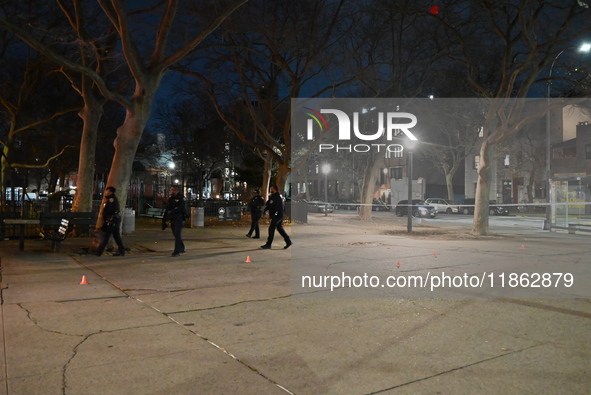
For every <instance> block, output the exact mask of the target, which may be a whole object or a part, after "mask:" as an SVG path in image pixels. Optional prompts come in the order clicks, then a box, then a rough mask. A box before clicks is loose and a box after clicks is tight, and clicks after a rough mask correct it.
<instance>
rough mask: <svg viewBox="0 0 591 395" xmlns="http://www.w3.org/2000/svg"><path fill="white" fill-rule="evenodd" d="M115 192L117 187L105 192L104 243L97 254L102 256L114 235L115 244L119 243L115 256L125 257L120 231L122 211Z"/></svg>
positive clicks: (102, 228) (109, 188)
mask: <svg viewBox="0 0 591 395" xmlns="http://www.w3.org/2000/svg"><path fill="white" fill-rule="evenodd" d="M115 192H117V190H116V189H115V187H107V189H106V190H105V198H104V203H103V226H102V227H101V230H102V231H103V234H104V236H103V242H102V243H101V244H100V245H99V246H98V248H97V249H96V251H95V254H96V255H98V256H101V255H102V254H103V251H104V250H105V247H106V246H107V243H108V242H109V238H110V237H111V235H113V239H115V243H117V247H118V250H117V252H116V253H114V254H113V256H123V255H125V247H124V246H123V240H121V233H120V231H119V228H120V225H121V215H120V214H119V212H120V211H121V209H120V207H119V200H117V196H115Z"/></svg>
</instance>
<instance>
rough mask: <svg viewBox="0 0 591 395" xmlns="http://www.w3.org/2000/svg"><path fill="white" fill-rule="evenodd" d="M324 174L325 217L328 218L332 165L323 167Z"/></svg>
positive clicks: (326, 164)
mask: <svg viewBox="0 0 591 395" xmlns="http://www.w3.org/2000/svg"><path fill="white" fill-rule="evenodd" d="M322 173H324V202H325V203H326V204H325V206H324V216H325V217H326V216H328V173H330V164H328V163H325V164H323V165H322Z"/></svg>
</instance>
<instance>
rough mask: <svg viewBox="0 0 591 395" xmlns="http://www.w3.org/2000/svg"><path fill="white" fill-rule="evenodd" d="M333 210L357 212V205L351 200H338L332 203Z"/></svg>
mask: <svg viewBox="0 0 591 395" xmlns="http://www.w3.org/2000/svg"><path fill="white" fill-rule="evenodd" d="M334 206H335V210H339V209H341V210H357V209H358V208H359V203H358V202H356V201H355V200H353V199H346V198H339V199H337V200H336V201H335V203H334Z"/></svg>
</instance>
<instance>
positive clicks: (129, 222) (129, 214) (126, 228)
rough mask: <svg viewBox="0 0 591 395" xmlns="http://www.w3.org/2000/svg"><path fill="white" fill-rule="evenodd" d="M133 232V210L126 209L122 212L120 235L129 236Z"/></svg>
mask: <svg viewBox="0 0 591 395" xmlns="http://www.w3.org/2000/svg"><path fill="white" fill-rule="evenodd" d="M134 230H135V210H134V209H131V208H126V209H125V210H124V212H123V229H122V231H121V233H123V234H124V235H129V234H131V232H133V231H134Z"/></svg>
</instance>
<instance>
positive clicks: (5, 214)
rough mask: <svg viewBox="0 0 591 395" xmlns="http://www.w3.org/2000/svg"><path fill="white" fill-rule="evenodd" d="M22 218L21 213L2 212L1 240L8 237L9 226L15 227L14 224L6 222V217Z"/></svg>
mask: <svg viewBox="0 0 591 395" xmlns="http://www.w3.org/2000/svg"><path fill="white" fill-rule="evenodd" d="M17 218H20V213H18V212H13V211H8V212H0V240H4V239H5V238H6V237H7V233H6V230H7V228H8V227H11V228H12V227H14V225H9V224H6V223H5V222H4V220H5V219H17Z"/></svg>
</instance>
